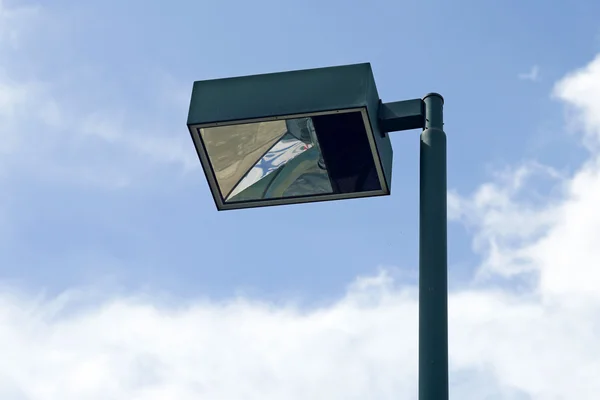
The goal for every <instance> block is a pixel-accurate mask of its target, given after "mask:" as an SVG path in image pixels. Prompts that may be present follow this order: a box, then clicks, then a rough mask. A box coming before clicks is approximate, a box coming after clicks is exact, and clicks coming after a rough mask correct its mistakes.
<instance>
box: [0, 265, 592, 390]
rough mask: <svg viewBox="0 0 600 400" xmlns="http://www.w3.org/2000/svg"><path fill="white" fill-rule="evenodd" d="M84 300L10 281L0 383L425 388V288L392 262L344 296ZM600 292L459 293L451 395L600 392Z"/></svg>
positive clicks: (453, 321) (2, 310) (8, 386)
mask: <svg viewBox="0 0 600 400" xmlns="http://www.w3.org/2000/svg"><path fill="white" fill-rule="evenodd" d="M82 300H85V297H84V296H83V295H82V294H75V295H73V294H71V295H69V294H67V295H65V296H63V298H59V299H57V300H55V301H52V300H48V299H42V298H38V299H35V300H31V299H27V298H26V297H23V296H18V295H15V294H12V295H9V294H7V293H6V292H3V295H2V296H0V320H2V321H3V323H2V324H1V325H0V339H1V340H0V351H1V352H2V354H3V357H2V358H1V359H0V397H2V398H7V399H9V398H10V399H20V398H23V399H44V400H51V399H62V400H69V399H81V398H86V399H91V400H92V399H106V398H113V399H131V398H136V399H141V400H144V399H165V398H178V399H182V400H185V399H196V398H202V399H207V400H212V399H218V400H222V399H223V400H228V399H232V400H233V399H240V398H243V399H266V400H268V399H280V398H286V399H291V400H293V399H306V398H311V399H348V398H350V399H352V398H356V399H359V398H374V399H383V400H384V399H397V398H399V397H401V398H406V399H411V398H412V399H414V398H416V396H415V393H416V384H417V374H416V363H417V350H416V349H417V293H416V291H415V289H414V288H411V287H398V286H395V285H394V282H393V281H392V280H391V278H389V276H387V275H386V274H380V275H379V276H376V277H371V278H361V279H358V280H357V281H356V282H355V284H354V285H352V286H351V287H350V289H349V291H348V293H347V295H346V296H345V297H344V298H342V299H340V300H339V301H338V302H337V303H336V304H333V305H331V306H328V307H325V308H322V309H317V310H312V311H306V310H304V311H303V310H299V309H296V308H294V307H291V306H281V305H269V304H264V303H260V302H253V301H250V300H247V299H234V300H231V301H230V302H227V303H217V302H210V301H201V300H196V301H193V302H190V303H188V304H186V305H185V306H183V305H182V306H179V307H169V306H165V305H161V302H160V301H159V300H156V299H153V300H151V299H150V298H149V297H138V298H131V297H130V298H124V297H118V296H115V297H114V298H112V299H110V300H106V301H104V302H102V303H100V304H98V303H95V304H96V305H91V306H90V305H87V306H84V307H82V308H80V309H77V304H78V301H82ZM93 304H94V303H93ZM597 305H598V303H595V304H594V303H585V304H579V305H577V306H576V307H569V306H568V305H562V304H554V305H546V304H543V303H541V302H540V301H539V300H537V299H535V298H531V297H529V296H518V295H514V294H510V293H504V292H500V291H497V292H493V291H475V290H466V291H461V292H460V293H455V294H453V295H452V296H451V298H450V358H451V360H450V361H451V376H452V377H453V378H456V377H459V376H462V378H461V379H462V380H463V382H462V383H461V384H460V385H458V384H457V385H453V386H452V396H453V398H460V399H474V400H475V399H477V400H479V399H482V398H502V399H511V398H513V399H520V398H532V399H548V398H565V399H567V398H574V397H576V398H578V399H583V400H586V399H596V396H597V393H598V391H600V382H598V380H597V379H595V375H594V374H595V372H594V371H598V369H599V368H600V346H598V344H597V340H596V338H597V334H598V328H599V325H598V322H599V319H598V317H597V315H594V313H595V312H597V311H598V308H597ZM61 310H65V311H61ZM483 382H485V384H482V383H483ZM524 395H528V396H530V397H523V396H524ZM493 396H497V397H493ZM519 396H521V397H519Z"/></svg>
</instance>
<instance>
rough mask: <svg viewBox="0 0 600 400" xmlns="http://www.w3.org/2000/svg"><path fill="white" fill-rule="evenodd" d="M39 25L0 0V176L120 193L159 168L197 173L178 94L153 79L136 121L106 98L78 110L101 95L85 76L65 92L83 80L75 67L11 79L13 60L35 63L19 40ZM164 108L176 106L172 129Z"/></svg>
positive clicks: (94, 80) (40, 14) (41, 13)
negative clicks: (146, 105)
mask: <svg viewBox="0 0 600 400" xmlns="http://www.w3.org/2000/svg"><path fill="white" fill-rule="evenodd" d="M42 19H43V20H44V21H47V22H51V21H50V19H51V17H50V16H49V15H46V13H45V10H44V9H43V8H40V7H27V8H25V7H20V8H14V7H13V8H8V7H7V6H5V5H3V3H2V1H1V0H0V55H2V54H3V52H6V51H8V50H10V51H11V53H10V57H6V58H3V60H4V62H3V65H2V66H1V67H0V154H1V155H2V157H1V158H0V177H2V175H4V176H7V173H8V172H10V174H11V175H13V176H15V175H16V174H19V175H23V174H24V175H28V176H30V177H34V178H36V179H45V180H59V181H69V182H72V183H77V184H80V183H82V182H83V183H85V184H91V185H102V186H109V187H120V186H123V185H127V184H130V183H131V182H132V181H133V180H135V179H138V178H140V177H143V176H149V175H151V173H149V170H151V169H153V168H155V167H157V166H164V165H165V164H167V165H174V166H178V167H179V168H181V170H182V171H183V172H185V171H190V170H195V169H197V168H199V162H198V160H197V156H196V154H195V151H194V149H193V146H192V143H191V139H190V138H189V137H188V134H186V129H185V125H184V121H185V117H186V110H185V106H183V105H182V104H181V97H182V95H181V93H182V90H181V88H180V87H179V86H177V85H176V84H175V83H173V82H172V81H168V82H167V80H166V79H162V80H160V79H159V80H158V82H157V84H156V88H155V92H156V98H157V99H158V100H157V101H158V102H159V103H160V104H157V105H156V109H158V112H157V110H156V109H153V110H145V114H144V115H143V116H142V117H140V115H137V114H135V113H133V112H131V111H130V112H125V111H122V110H120V109H119V108H117V107H116V106H115V105H114V104H111V103H110V101H111V100H110V96H109V99H108V100H106V99H105V100H104V101H101V102H100V101H99V102H95V104H88V103H87V102H84V103H85V104H80V102H79V99H81V98H85V99H89V93H97V92H98V91H101V90H100V89H101V86H103V85H104V84H103V83H102V79H98V77H97V76H95V77H89V76H85V79H87V80H86V81H85V84H84V83H83V81H82V84H81V85H79V86H76V87H72V86H69V85H72V80H73V79H75V77H79V76H80V75H86V74H88V75H89V72H85V71H87V69H86V68H85V67H81V66H78V65H77V64H72V65H70V66H69V68H70V70H68V71H66V70H65V71H62V72H61V73H64V74H67V75H68V76H69V77H70V79H67V80H65V79H56V80H55V81H50V80H48V81H40V80H35V79H34V78H31V77H24V75H21V74H19V68H18V66H17V65H18V62H19V60H20V61H23V60H26V61H27V64H32V63H37V62H39V61H40V60H35V61H34V60H32V57H35V55H31V54H30V53H29V52H27V45H28V42H27V41H26V40H24V34H25V33H27V34H28V35H29V36H28V38H30V36H34V33H35V34H40V32H35V30H34V27H35V26H39V24H36V23H34V22H35V21H38V20H42ZM46 25H47V24H46ZM53 34H56V35H58V36H60V34H59V33H57V32H54V31H53ZM62 34H64V32H63V33H62ZM56 40H57V41H60V37H57V38H56ZM6 60H10V62H6ZM45 61H47V60H45ZM79 68H81V71H80V70H79ZM94 85H96V87H94ZM83 88H84V89H83ZM168 89H170V91H169V90H168ZM169 96H170V97H169ZM163 98H164V99H166V100H164V101H162V100H161V99H163ZM161 101H162V102H161ZM165 107H171V108H172V107H177V108H178V111H180V112H181V117H180V118H181V120H180V121H177V124H176V126H175V123H174V122H171V121H169V120H166V118H165V115H164V113H163V112H161V109H162V108H165ZM117 164H119V165H120V167H119V168H116V167H115V165H117ZM42 165H43V168H40V166H42Z"/></svg>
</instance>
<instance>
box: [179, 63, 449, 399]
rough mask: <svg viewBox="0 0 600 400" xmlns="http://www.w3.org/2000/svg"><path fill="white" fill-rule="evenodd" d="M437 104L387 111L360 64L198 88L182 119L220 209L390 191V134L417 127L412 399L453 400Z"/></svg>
mask: <svg viewBox="0 0 600 400" xmlns="http://www.w3.org/2000/svg"><path fill="white" fill-rule="evenodd" d="M443 103H444V100H443V98H442V96H440V95H439V94H436V93H430V94H428V95H426V96H425V97H423V98H422V99H412V100H405V101H398V102H393V103H382V102H381V100H380V99H379V95H378V94H377V88H376V86H375V80H374V77H373V72H372V70H371V65H370V64H369V63H364V64H355V65H345V66H339V67H329V68H318V69H310V70H302V71H289V72H281V73H274V74H262V75H253V76H243V77H236V78H226V79H214V80H205V81H197V82H194V87H193V91H192V98H191V103H190V109H189V115H188V122H187V125H188V129H189V131H190V134H191V136H192V140H193V142H194V146H195V147H196V151H197V153H198V157H199V158H200V162H201V164H202V168H203V170H204V173H205V175H206V178H207V181H208V184H209V186H210V190H211V194H212V196H213V199H214V201H215V204H216V206H217V209H218V210H232V209H240V208H251V207H261V206H272V205H283V204H294V203H306V202H316V201H326V200H337V199H350V198H358V197H372V196H382V195H389V194H390V193H391V179H392V147H391V143H390V140H389V136H388V133H389V132H394V131H402V130H409V129H417V128H420V129H423V131H422V133H421V145H420V152H421V154H420V202H419V208H420V210H419V400H447V399H448V311H447V308H448V307H447V303H448V289H447V216H446V210H447V207H446V134H445V133H444V130H443Z"/></svg>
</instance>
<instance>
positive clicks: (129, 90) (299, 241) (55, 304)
mask: <svg viewBox="0 0 600 400" xmlns="http://www.w3.org/2000/svg"><path fill="white" fill-rule="evenodd" d="M594 15H596V16H597V15H600V4H599V3H597V2H594V1H591V0H589V1H581V2H578V3H577V4H574V3H572V2H566V1H555V2H554V3H553V6H552V7H549V6H548V4H547V2H543V1H541V0H538V1H530V2H528V3H527V4H523V3H522V2H517V1H509V2H502V4H500V3H498V4H495V5H490V4H488V5H482V4H481V2H476V1H474V0H461V1H457V2H452V3H449V2H443V1H441V0H431V1H419V2H412V1H404V2H391V1H380V0H378V1H372V2H363V3H356V4H354V5H350V4H349V3H348V2H343V1H341V0H327V1H322V0H321V1H314V0H305V1H303V2H295V3H292V2H278V1H275V0H259V1H254V2H241V1H235V2H220V1H214V2H207V1H200V2H191V1H171V2H160V1H142V0H131V1H127V2H123V1H118V0H106V1H87V2H70V1H67V0H52V1H47V2H40V3H35V2H30V1H19V0H12V1H10V0H0V355H1V356H0V398H2V399H11V400H12V399H15V400H21V399H23V400H24V399H32V400H37V399H43V400H47V399H63V400H69V399H140V400H146V399H170V398H173V399H175V398H177V399H196V398H201V399H207V400H208V399H211V400H212V399H215V400H229V399H231V400H240V399H248V400H252V399H266V400H269V399H281V398H286V399H290V400H293V399H377V400H379V399H382V400H383V399H398V398H404V399H415V398H416V392H417V390H416V386H417V351H416V349H417V333H418V332H417V307H418V304H417V290H416V283H417V274H416V271H417V270H416V267H417V249H418V247H417V238H418V230H417V228H418V220H417V217H418V209H417V205H418V192H417V188H418V132H416V131H410V132H401V133H397V134H394V135H393V139H392V140H393V145H394V155H395V162H394V182H393V185H392V191H393V195H392V196H389V197H386V198H376V199H363V200H351V201H341V202H331V203H323V204H310V205H301V206H288V207H276V208H265V209H257V210H244V211H234V212H222V213H218V212H217V211H216V210H215V207H214V204H213V202H212V199H211V197H210V194H209V191H208V186H207V184H206V182H205V180H204V177H203V174H202V171H201V170H200V167H199V162H198V161H197V158H196V155H195V152H194V150H193V147H192V144H191V139H190V138H189V134H188V132H187V130H186V127H185V121H186V115H187V106H188V103H187V102H188V100H189V95H190V91H191V84H192V82H193V81H194V80H199V79H210V78H218V77H226V76H235V75H246V74H253V73H262V72H275V71H280V70H288V69H301V68H310V67H320V66H328V65H339V64H348V63H355V62H364V61H370V62H371V63H372V65H373V69H374V72H375V76H376V80H377V84H378V88H379V92H380V96H381V97H382V99H383V100H384V101H395V100H402V99H409V98H415V97H421V96H422V95H423V94H425V93H427V92H429V91H437V92H440V93H442V94H443V95H444V97H445V98H446V107H445V112H446V130H447V133H448V160H449V176H448V183H449V189H450V193H449V214H450V215H451V217H452V219H453V221H452V222H451V224H450V225H449V240H450V250H449V251H450V254H449V257H450V266H449V268H450V270H449V279H450V289H451V294H450V300H449V312H450V326H449V328H450V368H451V371H450V380H451V388H450V389H451V397H452V398H454V399H465V400H469V399H474V400H475V399H477V400H480V399H510V400H528V399H531V400H540V399H544V400H545V399H557V400H558V399H575V398H576V399H581V400H587V399H594V400H595V399H597V398H598V393H600V379H598V376H600V342H599V341H598V338H599V337H600V290H599V289H598V288H599V287H600V26H599V25H598V22H597V17H594Z"/></svg>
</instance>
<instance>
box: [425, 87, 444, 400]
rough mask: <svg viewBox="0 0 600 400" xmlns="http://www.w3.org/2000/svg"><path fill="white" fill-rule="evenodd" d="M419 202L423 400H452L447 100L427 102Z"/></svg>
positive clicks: (427, 98) (436, 98)
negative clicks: (447, 200) (449, 381)
mask: <svg viewBox="0 0 600 400" xmlns="http://www.w3.org/2000/svg"><path fill="white" fill-rule="evenodd" d="M423 103H424V104H425V129H424V130H423V133H421V167H420V168H421V172H420V192H421V193H420V202H419V207H420V210H419V400H448V249H447V246H448V243H447V211H446V196H447V195H446V134H445V133H444V118H443V106H444V99H443V98H442V96H440V95H439V94H437V93H430V94H428V95H426V96H425V97H424V98H423Z"/></svg>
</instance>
